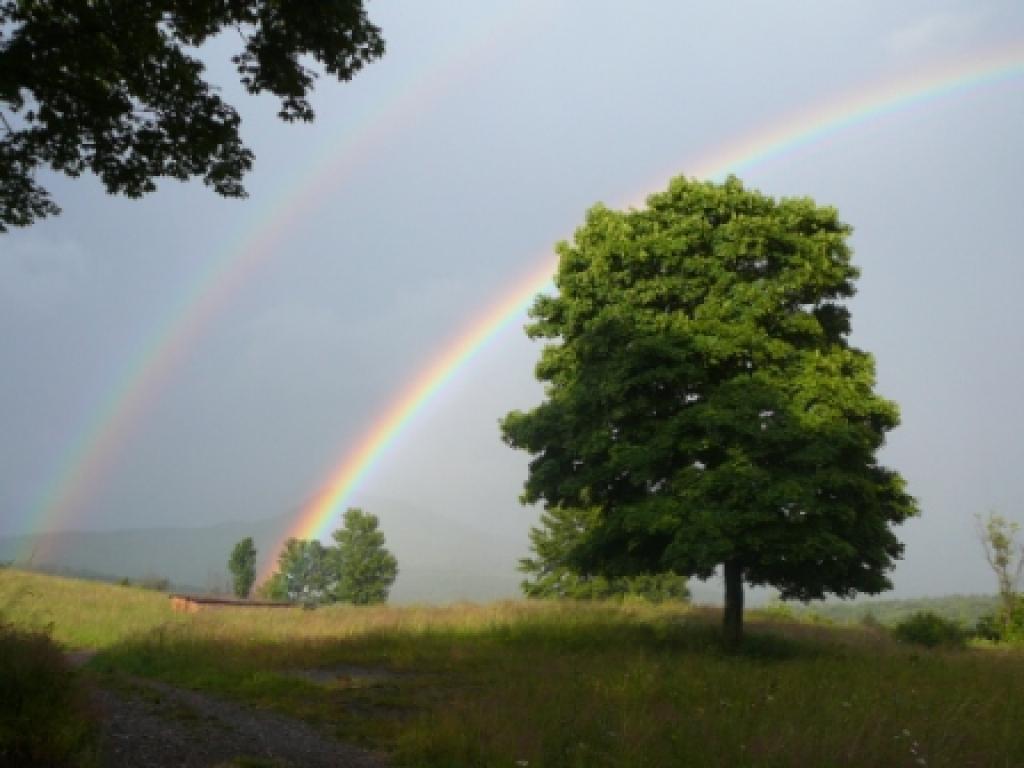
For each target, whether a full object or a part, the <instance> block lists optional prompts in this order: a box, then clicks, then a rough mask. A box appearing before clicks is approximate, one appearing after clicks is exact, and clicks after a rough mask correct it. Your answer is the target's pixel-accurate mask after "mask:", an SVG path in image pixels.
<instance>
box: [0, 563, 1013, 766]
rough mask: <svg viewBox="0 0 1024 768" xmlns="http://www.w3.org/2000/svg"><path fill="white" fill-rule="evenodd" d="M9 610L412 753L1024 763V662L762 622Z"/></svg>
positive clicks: (61, 585)
mask: <svg viewBox="0 0 1024 768" xmlns="http://www.w3.org/2000/svg"><path fill="white" fill-rule="evenodd" d="M0 611H2V613H3V615H4V618H5V619H6V620H7V621H8V622H11V623H13V624H15V625H17V626H20V627H32V626H35V627H40V626H47V627H48V628H49V629H50V631H51V633H52V636H53V638H54V639H55V640H56V641H57V642H59V643H60V644H61V645H62V646H64V647H65V648H68V649H77V648H95V649H98V651H99V652H98V653H97V654H96V656H95V657H93V659H92V660H91V661H90V662H89V664H88V665H87V667H86V674H87V676H88V678H89V679H90V680H91V681H92V683H93V684H100V685H108V686H117V685H130V684H131V682H130V681H131V680H132V679H133V678H140V677H141V678H151V679H157V680H161V681H164V682H168V683H171V684H174V685H178V686H182V687H188V688H192V689H196V690H201V691H206V692H210V693H213V694H217V695H220V696H224V697H229V698H232V699H236V700H240V701H243V702H247V703H249V704H252V705H254V706H258V707H265V708H269V709H273V710H276V711H279V712H282V713H287V714H290V715H293V716H296V717H300V718H302V719H305V720H308V721H310V722H313V723H317V724H319V725H321V726H323V727H325V728H328V729H330V730H332V731H333V732H334V733H335V734H336V735H337V736H338V738H340V739H342V740H345V741H348V742H353V743H359V744H363V745H367V746H371V747H373V748H375V749H379V750H382V751H384V752H387V753H389V754H390V755H391V758H392V761H393V763H394V764H395V765H398V766H403V765H407V766H445V767H450V766H510V767H513V766H515V767H517V768H523V767H525V766H529V767H531V768H537V767H538V766H628V767H634V766H635V767H637V768H639V767H640V766H644V767H647V766H651V767H653V766H780V767H781V766H819V765H820V766H824V765H829V766H833V765H849V766H925V765H928V766H1017V765H1022V764H1024V728H1021V723H1024V697H1022V696H1020V695H1019V694H1020V691H1021V690H1024V653H1021V652H1019V651H1017V652H1015V651H1003V650H994V649H985V648H968V649H966V650H960V651H956V650H927V649H922V648H918V647H913V646H905V645H901V644H899V643H897V642H895V641H894V640H893V639H892V638H891V636H890V635H889V633H887V632H886V631H885V630H883V629H880V628H872V627H862V626H843V627H840V626H836V627H832V626H825V625H821V624H812V623H806V622H801V621H798V620H795V619H793V620H782V619H779V618H777V617H771V616H770V615H758V614H757V613H756V612H754V613H751V614H750V616H749V619H748V637H747V640H746V643H745V645H744V648H743V650H742V651H741V652H738V653H731V652H728V651H727V650H726V649H724V648H723V647H722V645H721V644H720V643H719V640H718V626H717V625H718V620H719V615H718V613H717V612H716V611H714V610H711V609H702V608H688V607H686V606H682V605H675V606H651V605H647V604H643V603H608V604H578V603H548V602H532V601H530V602H527V601H510V602H502V603H494V604H487V605H472V604H465V605H451V606H443V607H428V606H409V607H392V606H377V607H366V608H356V607H352V606H332V607H326V608H320V609H317V610H302V609H300V608H296V609H294V610H292V609H287V610H281V609H270V610H266V609H255V608H254V609H232V610H220V611H209V612H200V613H197V614H192V615H185V614H174V613H171V611H170V607H169V605H168V600H167V597H166V596H165V595H161V594H159V593H154V592H149V591H144V590H139V589H133V588H130V587H118V586H112V585H105V584H95V583H88V582H81V581H74V580H68V579H61V578H56V577H51V576H43V575H39V574H29V573H22V572H18V571H13V570H4V571H0Z"/></svg>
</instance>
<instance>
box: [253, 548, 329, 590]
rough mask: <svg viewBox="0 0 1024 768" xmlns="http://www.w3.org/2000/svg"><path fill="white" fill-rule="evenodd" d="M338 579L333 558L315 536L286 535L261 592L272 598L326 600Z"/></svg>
mask: <svg viewBox="0 0 1024 768" xmlns="http://www.w3.org/2000/svg"><path fill="white" fill-rule="evenodd" d="M336 581H337V574H336V571H335V568H334V559H333V558H332V557H331V556H330V552H329V550H328V548H325V547H324V545H323V544H321V543H320V542H319V541H317V540H316V539H313V540H311V541H306V540H304V539H295V538H291V539H288V541H286V542H285V543H284V548H283V549H282V550H281V554H280V555H278V558H277V572H276V573H275V574H274V575H273V576H272V577H271V578H270V579H269V581H268V582H267V583H266V584H265V585H264V587H263V589H262V593H263V594H264V595H266V596H267V597H270V598H272V599H274V600H301V601H302V602H308V603H320V602H328V601H330V600H331V599H332V592H333V589H334V587H335V583H336Z"/></svg>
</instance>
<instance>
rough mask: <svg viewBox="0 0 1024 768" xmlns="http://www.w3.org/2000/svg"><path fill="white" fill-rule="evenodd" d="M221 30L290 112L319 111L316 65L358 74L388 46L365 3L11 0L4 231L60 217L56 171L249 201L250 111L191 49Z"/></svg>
mask: <svg viewBox="0 0 1024 768" xmlns="http://www.w3.org/2000/svg"><path fill="white" fill-rule="evenodd" d="M221 33H227V35H228V39H236V38H237V39H238V40H239V48H238V50H237V52H236V53H235V54H234V55H233V56H232V57H231V61H232V63H233V64H234V66H235V68H236V69H237V71H238V75H239V77H240V79H241V83H242V85H243V86H244V87H245V89H246V90H247V91H248V92H249V93H252V94H257V93H262V92H265V91H266V92H269V93H272V94H274V95H275V96H277V97H279V98H280V101H281V106H280V110H279V112H278V114H279V116H280V117H281V118H282V119H284V120H287V121H296V120H304V121H308V120H312V119H313V117H314V112H313V108H312V106H311V104H310V102H309V100H308V95H309V92H310V90H311V89H312V87H313V84H314V80H315V79H316V77H317V75H318V71H317V70H315V69H313V68H311V67H310V66H307V63H306V61H308V60H312V61H313V62H316V63H317V64H318V65H319V66H320V68H321V69H322V70H323V71H324V72H326V73H327V74H328V75H330V76H333V77H336V78H337V79H338V80H349V79H351V78H352V77H353V76H354V75H355V74H356V73H357V72H358V71H359V70H360V69H362V67H363V66H364V65H366V64H367V63H369V62H372V61H373V60H375V59H377V58H379V57H380V56H382V55H383V53H384V41H383V39H382V37H381V34H380V30H379V29H378V28H377V27H376V26H375V25H374V24H372V23H371V22H370V21H369V19H368V18H367V15H366V12H365V10H364V8H363V2H362V0H320V1H319V2H271V0H231V1H230V2H214V1H213V0H156V1H154V0H149V1H146V2H143V1H135V2H124V0H49V1H47V2H38V1H37V0H0V232H3V231H6V229H7V228H8V227H11V226H26V225H28V224H31V223H32V222H33V221H34V220H36V219H38V218H41V217H43V216H47V215H51V214H54V213H57V212H59V208H58V207H57V205H56V204H55V203H54V202H53V200H52V199H51V197H50V195H49V193H48V192H47V191H46V190H45V189H44V188H43V187H41V186H40V185H39V184H38V183H37V181H36V178H35V177H36V172H37V170H38V169H39V168H40V167H44V166H49V167H50V168H52V169H54V170H56V171H61V172H63V173H65V174H67V175H68V176H73V177H74V176H79V175H81V174H82V173H83V172H85V171H91V172H93V173H94V174H96V175H97V176H98V177H99V179H100V180H101V181H102V183H103V184H104V186H105V187H106V189H107V191H108V192H110V193H112V194H123V195H127V196H129V197H139V196H141V195H143V194H145V193H147V192H151V191H152V190H153V189H155V180H156V179H157V178H160V177H169V178H174V179H181V180H185V179H188V178H191V177H194V176H198V177H201V178H202V179H203V181H204V182H205V183H206V184H207V185H208V186H211V187H213V189H214V190H215V191H216V192H218V193H219V194H221V195H225V196H229V197H240V196H243V195H244V194H245V191H244V188H243V186H242V177H243V176H244V174H245V172H246V171H248V170H249V169H250V167H251V166H252V159H253V157H252V152H251V151H250V150H249V149H248V148H246V146H245V145H244V144H243V142H242V140H241V138H240V136H239V124H240V119H239V116H238V113H237V112H236V110H235V109H234V107H232V106H231V105H230V104H227V103H225V102H224V100H223V99H222V98H221V97H220V95H219V93H218V89H217V88H216V87H214V86H213V85H211V84H210V83H209V82H207V81H206V80H205V79H204V65H203V63H202V62H201V61H200V60H199V59H198V58H196V57H195V56H194V55H192V54H193V53H194V51H195V50H196V49H198V48H200V47H202V46H203V45H204V44H205V43H207V42H208V41H210V40H211V39H212V38H214V37H216V36H218V35H220V34H221Z"/></svg>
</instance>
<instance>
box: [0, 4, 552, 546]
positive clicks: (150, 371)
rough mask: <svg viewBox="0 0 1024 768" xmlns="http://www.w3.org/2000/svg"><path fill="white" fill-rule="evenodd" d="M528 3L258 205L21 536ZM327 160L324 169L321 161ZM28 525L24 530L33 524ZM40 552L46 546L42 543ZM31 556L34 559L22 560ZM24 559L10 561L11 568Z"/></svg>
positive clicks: (489, 50) (121, 383)
mask: <svg viewBox="0 0 1024 768" xmlns="http://www.w3.org/2000/svg"><path fill="white" fill-rule="evenodd" d="M535 9H536V8H535V4H526V5H524V6H522V7H521V8H518V9H517V10H516V11H515V12H513V13H507V14H504V15H502V16H500V17H499V18H498V19H496V20H495V21H493V22H492V23H490V24H489V25H488V26H487V28H486V29H485V30H484V31H483V34H480V33H479V31H478V32H477V33H476V34H474V35H472V36H471V37H470V38H468V39H467V40H466V41H465V42H464V43H463V44H462V45H460V46H456V47H455V48H454V49H453V50H452V51H450V52H449V54H448V55H447V56H445V57H444V58H443V59H442V60H440V61H439V62H438V63H437V64H436V65H435V66H433V67H430V68H428V69H426V70H425V71H424V74H423V75H421V76H420V77H418V78H415V79H413V80H412V81H411V82H407V83H402V84H400V85H399V88H398V92H397V93H392V94H391V95H389V96H388V97H385V98H383V99H381V100H380V101H379V102H378V103H377V104H376V105H374V106H372V107H370V108H369V109H368V110H367V112H366V113H364V114H363V115H362V116H361V118H358V119H356V120H354V121H353V124H352V125H350V126H349V127H348V128H347V129H346V130H345V131H343V132H342V133H341V134H340V135H339V136H336V137H333V138H332V140H331V141H330V142H329V146H330V149H328V150H325V151H324V152H314V153H313V156H314V157H316V158H317V159H316V160H315V161H313V162H311V164H310V166H309V168H308V169H307V171H306V172H305V173H303V174H299V175H298V176H297V177H296V178H295V179H294V180H293V181H292V183H291V184H290V185H289V186H288V187H287V189H286V190H285V192H284V193H283V194H281V195H278V196H276V197H275V198H274V199H273V200H271V201H270V202H269V203H268V204H267V205H265V206H263V207H262V209H261V210H260V211H259V213H258V214H257V215H256V216H254V220H255V221H259V222H265V223H264V224H263V225H262V226H256V227H254V228H253V227H251V226H249V227H247V228H246V230H245V231H244V233H243V234H242V235H241V236H239V237H238V238H237V239H236V242H235V243H234V244H232V245H231V246H230V247H228V248H227V249H225V250H224V255H223V256H221V258H219V259H215V260H214V261H213V262H212V263H211V264H209V265H208V266H207V267H206V268H205V269H204V270H202V271H201V272H200V274H199V275H198V276H197V277H196V278H195V279H194V280H192V281H191V283H190V287H189V288H188V290H186V291H185V293H184V294H183V295H182V296H181V297H180V299H179V300H178V302H177V303H176V304H174V305H173V306H172V307H171V309H170V311H168V312H166V313H165V316H164V319H163V321H162V322H161V323H159V324H158V326H157V330H156V332H155V333H153V334H151V335H150V337H149V339H148V340H147V341H146V343H144V344H143V346H142V348H141V349H140V351H139V353H138V354H137V355H136V356H135V357H134V358H133V360H132V362H131V364H130V365H128V366H127V368H126V369H125V373H124V374H123V375H122V376H121V377H120V378H119V379H118V385H117V386H116V387H115V388H114V390H113V391H112V392H111V394H110V396H109V397H108V398H107V399H106V401H105V402H104V403H103V405H102V406H101V407H100V408H99V409H98V410H97V411H96V412H95V415H94V417H93V418H92V419H91V420H90V421H89V422H88V426H87V428H86V429H84V430H83V431H82V432H81V434H80V437H79V438H78V439H77V440H76V441H74V442H73V443H71V444H70V445H69V446H68V449H67V450H66V451H65V453H64V455H63V456H62V457H61V461H60V462H59V465H58V466H59V467H60V469H59V471H58V473H57V474H56V475H55V477H54V480H53V482H52V483H51V484H50V486H48V487H47V488H46V489H45V490H44V491H43V493H42V494H41V495H40V498H39V499H38V501H37V502H36V504H35V505H34V506H33V508H32V510H31V511H30V513H29V517H28V520H27V521H26V522H27V523H28V524H29V527H30V528H35V529H36V530H40V531H43V532H47V531H51V530H53V529H54V528H55V527H56V526H58V525H60V524H61V523H62V522H64V521H65V520H67V519H68V518H69V517H70V515H71V513H73V512H74V511H76V510H79V509H81V507H82V506H83V504H84V502H85V501H86V500H87V499H89V498H90V497H92V496H93V495H94V493H95V490H96V488H97V487H98V486H99V485H100V484H101V482H102V480H103V478H104V477H106V476H107V474H108V472H109V470H110V468H111V466H112V465H113V464H114V462H115V460H116V458H117V456H118V454H119V451H120V450H121V448H122V446H124V445H125V444H126V442H127V441H128V437H129V435H130V434H131V433H132V432H133V431H134V430H135V428H136V425H137V423H138V421H139V419H140V418H141V417H142V415H143V414H144V413H145V412H147V411H148V410H149V409H150V407H151V406H152V404H153V403H154V402H155V400H156V399H157V398H158V397H159V395H160V393H161V392H162V391H163V388H164V386H165V385H166V384H167V382H168V381H169V380H170V378H171V374H172V372H173V371H174V370H176V369H177V368H178V367H179V366H180V365H181V363H182V361H183V360H184V359H185V358H186V357H187V356H188V354H189V352H190V351H191V350H192V349H193V348H194V346H195V344H196V342H197V340H198V339H199V338H200V336H201V335H202V334H203V332H204V331H205V329H206V328H207V327H208V326H209V325H210V322H211V320H212V319H213V317H215V316H216V315H217V314H218V313H219V312H220V311H221V310H222V309H223V308H224V306H225V305H226V304H227V303H228V302H229V300H230V298H231V296H233V295H234V294H235V292H236V291H237V290H238V288H239V287H240V286H241V285H242V284H244V283H245V281H246V280H247V279H248V278H249V276H250V275H252V274H253V273H254V272H255V271H257V270H258V269H259V268H260V267H261V266H263V265H264V264H265V263H266V262H267V261H268V260H269V259H270V258H272V257H273V255H274V254H275V252H276V250H277V247H278V246H279V245H280V244H281V242H282V240H283V239H284V238H285V236H286V235H287V234H288V233H289V232H290V231H292V229H293V227H294V226H295V225H296V223H297V222H298V221H299V220H301V218H302V217H304V216H305V215H307V214H308V212H309V211H310V210H312V209H315V208H317V207H319V204H320V203H319V201H320V200H322V199H324V198H325V197H326V195H325V192H326V191H327V190H329V189H330V188H332V187H334V186H336V185H337V184H338V183H339V179H340V178H344V177H345V176H347V175H348V174H350V173H351V172H352V171H353V170H354V168H356V167H357V166H358V165H360V164H362V163H364V162H365V161H366V159H367V158H368V157H369V156H370V155H371V152H372V150H374V149H375V148H376V146H377V145H379V144H381V143H382V141H383V139H384V138H385V137H387V136H389V135H391V134H392V133H394V132H396V131H398V130H401V129H404V128H406V127H408V126H409V125H413V124H415V121H414V119H413V118H414V117H415V116H416V115H417V114H418V113H419V112H420V111H422V109H423V108H424V106H425V105H426V104H427V103H429V102H431V101H433V100H434V99H436V98H437V97H438V96H439V95H440V94H442V93H443V92H446V91H448V90H450V89H451V87H452V86H453V84H454V83H456V82H458V80H459V75H460V73H463V72H468V71H470V69H471V66H472V65H474V64H475V63H479V61H480V60H481V59H483V58H486V57H489V56H493V55H494V54H495V52H496V51H498V50H500V49H501V46H500V45H499V44H498V43H499V40H498V38H500V37H508V36H509V34H510V33H511V32H512V31H513V30H514V29H515V28H516V27H518V26H522V25H523V24H525V23H526V22H527V21H530V20H534V19H535V18H536V14H535V13H532V11H534V10H535ZM323 154H327V155H328V157H329V160H328V162H326V163H325V162H323V161H322V159H321V158H322V155H323ZM33 523H34V525H33ZM43 546H44V547H45V546H47V542H46V541H45V540H44V542H43ZM31 554H39V553H31ZM29 555H30V553H27V552H22V553H19V559H20V558H23V557H26V556H29Z"/></svg>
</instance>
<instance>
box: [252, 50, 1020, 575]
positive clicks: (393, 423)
mask: <svg viewBox="0 0 1024 768" xmlns="http://www.w3.org/2000/svg"><path fill="white" fill-rule="evenodd" d="M1022 74H1024V46H1015V47H1013V48H1011V49H1009V50H1006V51H1002V52H1000V53H997V54H993V55H989V56H986V57H984V58H981V59H974V60H972V61H970V62H968V63H955V64H947V65H945V66H943V67H941V68H940V69H938V70H937V71H932V72H931V73H930V74H928V75H923V76H917V77H913V78H909V79H906V80H901V81H899V82H896V83H889V84H885V85H882V86H878V87H874V88H870V89H867V90H864V91H860V92H857V93H854V94H847V95H846V96H845V97H844V98H843V99H841V100H838V101H835V102H833V103H829V104H826V105H825V106H824V107H822V106H818V107H817V108H815V109H813V110H809V111H806V112H803V113H798V114H796V115H793V116H790V117H789V118H788V119H786V120H783V121H780V122H779V123H777V124H776V125H774V126H773V127H771V128H769V129H768V130H767V131H764V130H760V131H758V132H757V134H756V135H753V136H749V137H745V138H741V139H739V140H736V141H733V142H730V143H727V144H725V145H723V146H722V147H720V148H719V149H717V150H716V151H714V152H712V153H710V154H709V155H708V156H707V157H705V158H703V159H702V160H700V161H698V162H696V163H695V164H693V166H692V167H693V169H694V170H693V174H692V175H694V176H696V177H703V178H714V177H720V176H723V175H725V174H726V173H730V172H737V171H740V170H743V169H748V168H750V167H752V166H755V165H758V164H760V163H763V162H766V161H767V160H770V159H772V158H774V157H778V156H780V155H783V154H785V153H787V152H790V151H793V150H795V149H797V148H800V147H804V146H807V145H810V144H814V143H819V142H821V141H824V140H826V139H827V138H828V137H830V136H832V135H835V134H837V133H840V132H842V131H845V130H847V129H849V128H851V127H853V126H856V125H859V124H862V123H865V122H868V121H870V120H873V119H876V118H879V117H882V116H884V115H887V114H891V113H894V112H897V111H901V110H905V109H910V108H912V107H914V106H916V105H920V104H923V103H926V102H929V101H932V100H935V99H938V98H941V97H943V96H947V95H951V94H954V93H958V92H962V91H965V90H968V89H971V88H975V87H979V86H982V85H985V84H990V83H996V82H1000V81H1004V80H1010V79H1013V78H1016V77H1020V76H1021V75H1022ZM556 266H557V260H555V259H549V260H547V261H546V262H545V263H544V265H543V266H542V267H541V268H540V269H538V270H537V271H536V272H535V273H533V274H531V275H529V276H528V277H527V278H526V279H524V280H521V281H520V282H518V283H517V284H516V285H515V286H514V287H513V288H512V289H511V290H509V291H508V292H506V294H505V295H504V296H503V297H502V298H501V299H500V300H499V301H498V302H497V303H495V304H494V305H493V306H492V308H491V309H490V310H489V311H487V312H486V313H485V314H484V315H483V316H481V317H479V318H477V319H476V320H475V321H474V322H473V323H472V324H471V325H470V327H469V330H467V331H465V332H463V333H462V334H461V335H460V336H458V337H457V338H456V339H455V341H454V342H452V343H450V344H449V345H448V346H446V347H445V348H444V349H443V351H442V352H441V354H440V355H439V356H438V357H437V358H436V359H435V360H434V362H433V363H431V364H430V365H429V366H428V367H427V368H426V369H425V370H424V371H422V372H421V373H420V375H419V376H417V378H416V380H415V381H414V382H413V383H412V384H411V385H410V386H408V387H407V388H406V389H405V390H404V391H403V392H402V393H401V394H400V395H399V397H398V398H397V399H396V400H395V401H394V402H393V403H392V404H391V405H390V406H389V407H388V408H387V409H386V410H385V411H384V413H383V414H382V415H381V416H380V417H379V418H378V420H377V421H376V423H375V424H374V425H373V426H372V427H371V428H370V430H369V431H368V432H367V433H366V434H365V435H364V436H363V438H362V439H361V440H360V441H359V442H358V443H357V444H356V446H355V447H354V448H353V449H351V450H350V451H349V452H348V453H346V454H345V456H344V458H343V459H342V460H341V462H340V463H339V464H338V465H337V467H336V468H335V470H334V471H333V472H332V473H331V475H330V476H329V477H328V479H327V481H326V482H325V483H324V484H323V486H322V490H321V492H320V493H319V494H317V495H316V497H314V499H313V501H312V502H311V503H310V504H308V505H307V506H306V508H305V509H304V510H303V512H302V513H301V515H300V517H299V520H298V521H297V523H296V524H295V525H294V526H293V528H292V529H291V531H290V532H289V533H288V536H291V537H295V538H300V539H310V538H325V537H326V536H327V534H328V533H329V529H330V528H331V525H332V523H334V524H337V522H338V519H339V517H340V513H341V512H342V511H343V509H342V508H343V507H344V506H345V504H346V503H347V502H348V500H349V499H350V497H351V496H352V494H353V492H354V491H355V490H356V489H357V488H358V486H359V485H360V483H361V482H362V481H363V480H365V479H366V477H367V475H368V474H369V473H370V471H371V470H372V469H373V468H374V466H375V465H376V464H377V463H378V462H379V461H380V459H381V457H382V456H383V454H384V453H385V452H386V451H387V449H388V448H389V447H390V446H391V445H392V444H393V443H394V442H395V440H396V439H397V438H398V437H399V436H400V435H401V434H402V433H403V432H404V431H405V430H407V429H408V428H409V426H410V424H411V423H412V422H413V421H414V420H415V418H416V416H417V414H419V413H420V412H421V411H422V410H423V408H424V406H426V405H427V403H429V402H430V401H431V400H432V399H433V398H434V396H435V395H436V394H437V393H438V392H439V391H440V390H441V389H443V388H444V386H445V384H447V383H448V382H449V381H450V380H451V379H452V378H453V377H454V376H455V375H456V374H457V373H458V372H459V371H461V370H463V369H464V368H465V367H466V366H467V365H468V364H469V362H470V361H471V360H472V359H473V357H475V356H476V355H477V353H479V352H480V350H481V349H483V348H484V347H485V346H486V345H487V344H488V343H489V342H490V341H492V340H493V339H494V338H495V337H496V336H497V335H498V334H500V333H501V331H502V330H503V329H505V328H506V327H507V326H508V325H509V324H511V323H512V322H513V321H515V320H517V319H519V318H522V317H523V316H524V314H525V312H526V310H527V308H528V307H529V306H530V305H531V304H532V302H533V298H534V296H535V295H536V294H538V293H540V292H542V291H545V290H547V289H548V288H549V287H551V286H552V275H553V274H554V271H555V268H556ZM281 544H283V541H282V542H280V543H279V544H278V546H277V547H276V548H275V550H274V551H275V552H276V551H277V550H278V549H280V545H281ZM272 571H273V563H271V564H270V566H269V569H268V570H266V571H265V572H264V573H263V574H262V576H261V579H260V580H261V581H262V580H264V579H265V578H267V577H268V576H269V575H270V574H271V573H272Z"/></svg>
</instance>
